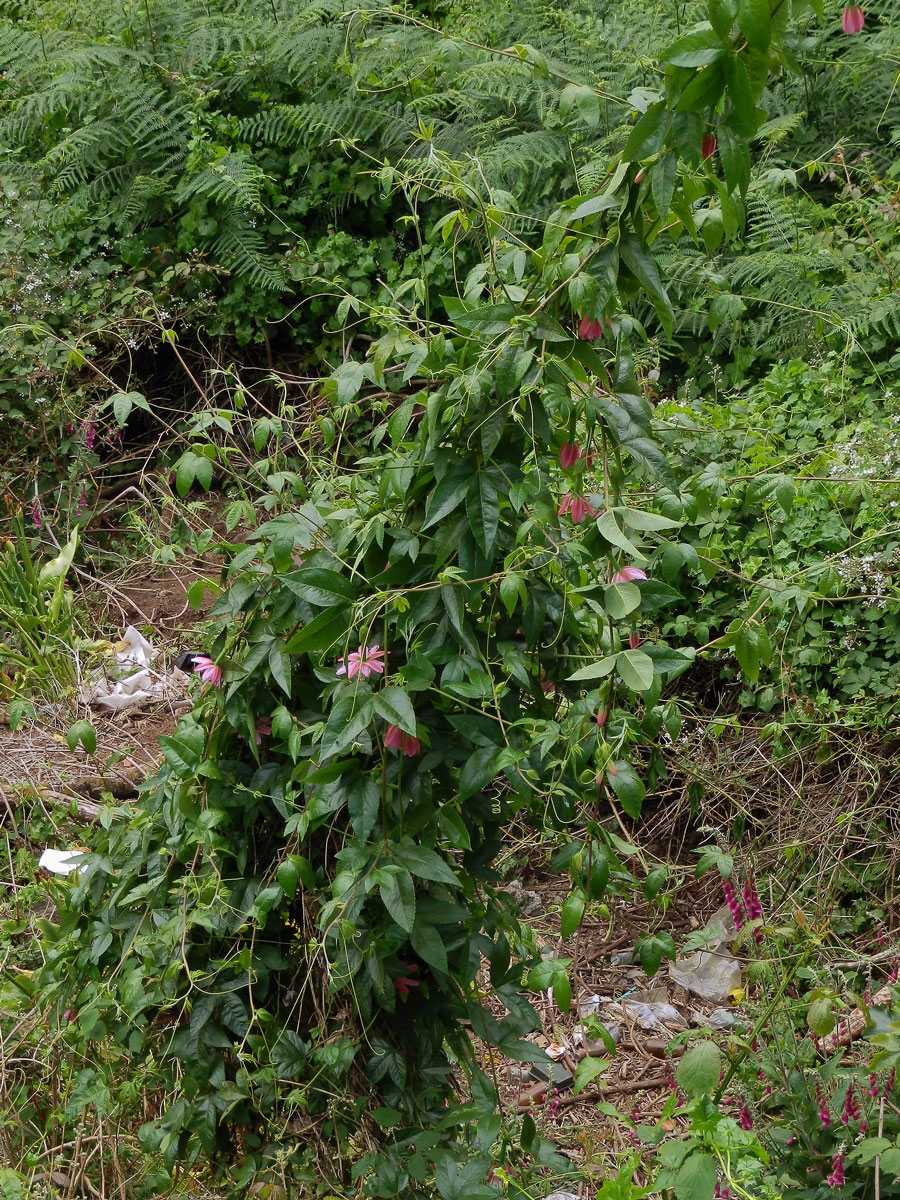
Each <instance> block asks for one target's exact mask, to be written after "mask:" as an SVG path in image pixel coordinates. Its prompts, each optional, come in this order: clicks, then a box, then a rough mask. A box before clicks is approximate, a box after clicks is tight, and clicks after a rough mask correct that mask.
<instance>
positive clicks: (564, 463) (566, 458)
mask: <svg viewBox="0 0 900 1200" xmlns="http://www.w3.org/2000/svg"><path fill="white" fill-rule="evenodd" d="M579 458H581V447H580V446H579V445H578V443H577V442H563V444H562V445H561V446H560V448H559V465H560V466H561V467H562V469H563V470H564V471H568V469H569V468H570V467H574V466H575V464H576V463H577V462H578V460H579Z"/></svg>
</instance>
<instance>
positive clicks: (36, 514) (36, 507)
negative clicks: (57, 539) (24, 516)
mask: <svg viewBox="0 0 900 1200" xmlns="http://www.w3.org/2000/svg"><path fill="white" fill-rule="evenodd" d="M31 519H32V521H34V524H35V528H36V529H40V527H41V505H40V502H39V501H38V500H37V498H35V501H34V504H32V506H31Z"/></svg>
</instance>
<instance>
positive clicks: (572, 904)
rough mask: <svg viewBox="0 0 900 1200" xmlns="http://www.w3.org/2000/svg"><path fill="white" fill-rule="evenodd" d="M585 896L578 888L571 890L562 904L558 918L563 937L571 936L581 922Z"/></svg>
mask: <svg viewBox="0 0 900 1200" xmlns="http://www.w3.org/2000/svg"><path fill="white" fill-rule="evenodd" d="M585 903H586V897H585V894H584V892H583V891H581V889H580V888H579V889H578V890H576V891H574V892H572V894H571V896H569V898H568V899H567V900H566V902H565V904H564V905H563V906H562V916H561V919H560V933H561V935H562V936H563V937H564V938H567V937H571V936H572V934H573V933H574V932H575V930H576V929H577V928H578V926H579V925H580V924H581V920H582V917H583V916H584V906H585Z"/></svg>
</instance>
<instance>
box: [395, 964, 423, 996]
mask: <svg viewBox="0 0 900 1200" xmlns="http://www.w3.org/2000/svg"><path fill="white" fill-rule="evenodd" d="M401 966H402V967H403V969H404V970H405V971H409V975H415V974H416V972H417V971H418V970H419V964H418V963H401ZM409 975H398V976H397V977H396V979H395V980H394V987H395V988H396V989H397V991H398V992H399V993H400V995H401V996H408V995H409V989H410V988H417V987H418V986H419V981H418V979H410V977H409Z"/></svg>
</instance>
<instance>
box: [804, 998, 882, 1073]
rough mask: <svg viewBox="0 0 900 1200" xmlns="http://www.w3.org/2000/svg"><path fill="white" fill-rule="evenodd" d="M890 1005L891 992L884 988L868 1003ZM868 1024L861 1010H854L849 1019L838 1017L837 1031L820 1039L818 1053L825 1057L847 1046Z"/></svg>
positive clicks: (865, 1015) (867, 1019) (866, 1017)
mask: <svg viewBox="0 0 900 1200" xmlns="http://www.w3.org/2000/svg"><path fill="white" fill-rule="evenodd" d="M890 1003H891V992H890V988H886V987H883V988H882V989H881V991H880V992H876V993H875V995H874V996H873V997H872V999H871V1001H870V1004H871V1005H877V1006H881V1005H884V1004H890ZM868 1023H869V1018H868V1016H867V1014H866V1013H865V1012H863V1010H862V1009H861V1008H854V1010H853V1012H852V1013H851V1014H850V1016H849V1017H838V1023H837V1029H835V1031H834V1033H830V1034H829V1035H828V1037H826V1038H823V1039H822V1041H821V1042H820V1043H819V1053H820V1054H822V1055H824V1056H826V1057H827V1056H828V1055H829V1054H833V1053H834V1052H835V1050H837V1049H838V1048H839V1047H841V1046H849V1044H850V1043H851V1042H852V1041H853V1039H854V1038H858V1037H859V1035H860V1034H861V1033H862V1032H863V1030H864V1029H865V1028H866V1025H868Z"/></svg>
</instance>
